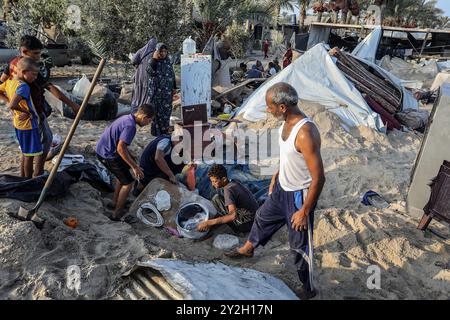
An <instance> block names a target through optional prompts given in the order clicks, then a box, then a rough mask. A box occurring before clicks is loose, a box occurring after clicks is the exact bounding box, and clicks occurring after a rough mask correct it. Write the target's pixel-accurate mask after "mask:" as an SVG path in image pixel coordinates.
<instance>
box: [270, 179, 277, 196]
mask: <svg viewBox="0 0 450 320" xmlns="http://www.w3.org/2000/svg"><path fill="white" fill-rule="evenodd" d="M275 183H276V180H274V179H272V181H270V185H269V196H270V195H271V194H272V192H273V188H274V187H275Z"/></svg>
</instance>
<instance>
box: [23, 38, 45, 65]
mask: <svg viewBox="0 0 450 320" xmlns="http://www.w3.org/2000/svg"><path fill="white" fill-rule="evenodd" d="M43 48H44V46H43V45H42V42H41V41H40V40H39V39H38V38H36V37H33V36H29V35H25V36H23V37H22V39H20V55H22V56H24V57H29V58H31V59H33V60H35V61H39V60H40V59H41V52H42V49H43Z"/></svg>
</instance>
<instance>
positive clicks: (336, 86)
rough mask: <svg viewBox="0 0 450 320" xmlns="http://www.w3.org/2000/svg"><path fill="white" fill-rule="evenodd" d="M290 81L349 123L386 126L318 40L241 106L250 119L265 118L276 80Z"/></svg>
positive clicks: (304, 96)
mask: <svg viewBox="0 0 450 320" xmlns="http://www.w3.org/2000/svg"><path fill="white" fill-rule="evenodd" d="M279 82H287V83H289V84H290V85H292V86H293V87H294V88H295V89H296V90H297V93H298V95H299V98H300V99H303V100H308V101H314V102H317V103H320V104H321V105H324V106H325V107H327V108H328V110H330V111H332V112H334V113H336V114H337V115H338V116H339V117H340V118H341V119H342V121H343V122H344V123H345V124H346V125H347V126H350V127H353V126H357V125H362V126H366V127H370V128H373V129H377V130H380V131H384V130H385V126H384V124H383V123H382V121H381V119H380V116H379V115H378V114H377V113H375V112H373V111H372V110H371V109H370V107H369V106H368V105H367V103H366V101H365V100H364V98H363V97H362V95H361V93H360V92H359V91H358V90H357V89H356V88H355V86H354V85H353V84H352V83H351V82H349V81H348V80H347V79H346V78H345V76H344V74H343V73H342V72H341V71H340V70H339V69H338V67H337V66H336V65H335V63H334V62H333V60H332V59H331V57H330V55H329V54H328V51H327V49H326V47H325V45H324V44H318V45H316V46H315V47H313V48H312V49H311V50H308V51H307V52H306V53H305V54H304V55H302V56H301V57H300V58H298V59H297V60H295V61H294V62H293V63H292V64H291V65H289V66H288V67H287V68H285V69H283V71H281V72H280V73H278V74H277V75H275V76H274V77H273V78H271V79H269V80H268V81H266V82H265V83H264V84H263V85H262V86H260V87H259V88H258V89H257V90H255V92H253V94H252V95H250V97H249V98H248V99H247V100H246V101H245V102H244V103H243V105H242V106H241V107H240V108H239V110H238V112H237V114H243V116H244V119H246V120H248V121H260V120H265V119H266V117H267V114H266V102H265V95H266V92H267V90H268V89H269V88H270V87H271V86H272V85H274V84H276V83H279Z"/></svg>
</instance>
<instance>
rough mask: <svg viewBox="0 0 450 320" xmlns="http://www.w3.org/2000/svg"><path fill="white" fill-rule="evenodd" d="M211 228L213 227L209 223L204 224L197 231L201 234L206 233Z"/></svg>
mask: <svg viewBox="0 0 450 320" xmlns="http://www.w3.org/2000/svg"><path fill="white" fill-rule="evenodd" d="M210 228H211V226H210V225H209V224H208V221H205V222H202V223H200V224H199V225H198V226H197V231H200V232H206V231H208V230H209V229H210Z"/></svg>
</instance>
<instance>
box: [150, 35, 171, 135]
mask: <svg viewBox="0 0 450 320" xmlns="http://www.w3.org/2000/svg"><path fill="white" fill-rule="evenodd" d="M147 71H148V77H149V79H148V97H149V100H150V102H151V103H152V104H153V105H154V106H155V108H156V117H155V118H154V119H153V123H152V130H151V133H152V135H153V136H155V137H156V136H160V135H162V134H167V133H168V132H169V127H170V115H171V114H172V100H173V96H174V95H175V90H176V82H175V72H174V71H173V67H172V63H171V62H170V60H169V57H168V50H167V46H166V45H165V44H163V43H158V44H157V45H156V50H155V52H154V53H153V56H152V59H151V61H150V63H149V65H148V69H147Z"/></svg>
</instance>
